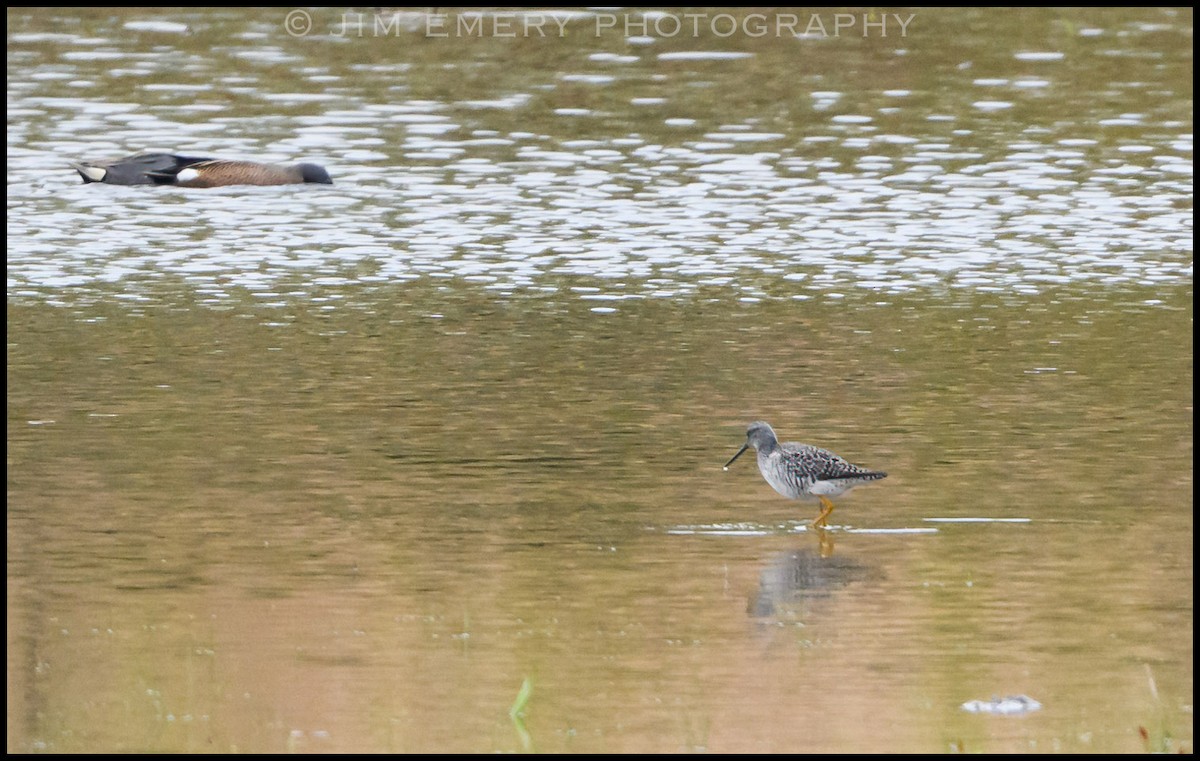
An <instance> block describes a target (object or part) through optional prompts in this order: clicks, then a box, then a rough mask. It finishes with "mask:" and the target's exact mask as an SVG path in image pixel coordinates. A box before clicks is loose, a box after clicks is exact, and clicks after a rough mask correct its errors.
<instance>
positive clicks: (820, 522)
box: [813, 495, 833, 526]
mask: <svg viewBox="0 0 1200 761" xmlns="http://www.w3.org/2000/svg"><path fill="white" fill-rule="evenodd" d="M817 499H819V500H821V514H820V515H818V516H817V519H816V520H815V521H813V525H814V526H827V525H829V524H828V523H826V521H825V519H826V518H828V517H829V514H830V513H832V512H833V503H832V502H830V501H829V498H828V497H823V496H819V495H818V497H817Z"/></svg>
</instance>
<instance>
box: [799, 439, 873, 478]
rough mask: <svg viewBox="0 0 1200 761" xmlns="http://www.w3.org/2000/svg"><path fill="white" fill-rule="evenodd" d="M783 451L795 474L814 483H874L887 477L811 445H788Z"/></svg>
mask: <svg viewBox="0 0 1200 761" xmlns="http://www.w3.org/2000/svg"><path fill="white" fill-rule="evenodd" d="M782 449H783V456H784V457H786V458H787V460H788V463H789V465H790V466H791V468H792V470H793V472H797V473H804V474H805V475H806V476H807V477H808V478H811V479H812V480H814V481H841V480H850V479H853V480H856V481H874V480H876V479H880V478H884V477H886V476H887V473H884V472H882V471H878V470H867V469H866V468H860V467H859V466H857V465H851V464H850V463H848V462H846V460H844V459H843V458H841V457H839V456H838V455H835V454H834V453H833V452H830V451H829V450H828V449H821V448H820V447H814V446H811V445H809V444H796V443H787V444H784V445H783V447H782Z"/></svg>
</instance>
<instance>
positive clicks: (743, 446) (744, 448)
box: [724, 441, 750, 470]
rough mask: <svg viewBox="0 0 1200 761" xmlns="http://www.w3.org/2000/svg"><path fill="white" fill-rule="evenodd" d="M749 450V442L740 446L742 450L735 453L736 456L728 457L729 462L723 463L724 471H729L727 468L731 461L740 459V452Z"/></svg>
mask: <svg viewBox="0 0 1200 761" xmlns="http://www.w3.org/2000/svg"><path fill="white" fill-rule="evenodd" d="M749 448H750V442H748V441H747V442H746V443H745V444H742V448H741V449H739V450H738V451H737V454H735V455H734V456H733V457H730V458H729V462H727V463H725V468H724V469H725V470H729V466H730V465H732V464H733V461H734V460H736V459H737V458H739V457H741V456H742V452H745V451H746V450H747V449H749Z"/></svg>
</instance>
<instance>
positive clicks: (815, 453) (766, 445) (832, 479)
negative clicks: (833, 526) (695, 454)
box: [725, 420, 887, 526]
mask: <svg viewBox="0 0 1200 761" xmlns="http://www.w3.org/2000/svg"><path fill="white" fill-rule="evenodd" d="M750 447H754V450H755V451H756V452H757V453H758V471H759V472H760V473H762V475H763V478H765V479H766V480H767V483H769V484H770V485H771V488H773V489H774V490H775V491H777V492H779V493H780V494H782V495H783V496H785V497H787V498H788V499H803V500H813V499H818V500H820V501H821V514H820V515H818V516H817V519H816V520H815V521H813V525H814V526H825V525H826V519H828V517H829V514H830V513H832V512H833V502H832V501H831V500H830V497H836V496H838V495H840V494H845V493H846V492H848V491H850V490H851V489H853V488H854V487H855V486H859V485H861V484H865V483H867V482H868V481H878V480H879V479H881V478H886V477H887V473H884V472H882V471H878V470H867V469H866V468H860V467H859V466H857V465H851V464H850V463H848V462H846V461H845V460H844V459H842V458H841V457H839V456H838V455H836V454H834V453H833V452H830V451H829V450H827V449H821V448H820V447H814V446H811V445H809V444H796V443H794V442H788V443H786V444H780V443H779V438H778V437H777V436H776V435H775V431H774V429H772V428H771V426H770V425H768V424H767V423H764V422H763V421H761V420H759V421H756V422H753V423H751V424H750V426H749V427H748V428H747V429H746V443H745V444H743V445H742V448H741V449H739V450H738V451H737V454H735V455H734V456H733V457H731V458H729V462H727V463H725V470H729V466H730V465H732V464H733V461H734V460H736V459H737V458H739V457H741V456H742V453H743V452H745V451H746V450H747V449H749V448H750Z"/></svg>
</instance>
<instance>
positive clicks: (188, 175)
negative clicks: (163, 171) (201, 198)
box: [175, 167, 200, 185]
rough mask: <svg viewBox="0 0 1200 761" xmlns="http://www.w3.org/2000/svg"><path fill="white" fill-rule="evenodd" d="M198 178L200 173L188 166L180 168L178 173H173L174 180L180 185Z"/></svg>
mask: <svg viewBox="0 0 1200 761" xmlns="http://www.w3.org/2000/svg"><path fill="white" fill-rule="evenodd" d="M198 179H200V173H199V172H197V171H196V170H195V169H192V168H191V167H188V168H187V169H180V170H179V174H177V175H175V182H178V183H180V184H181V185H182V184H184V183H187V182H192V181H193V180H198Z"/></svg>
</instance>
